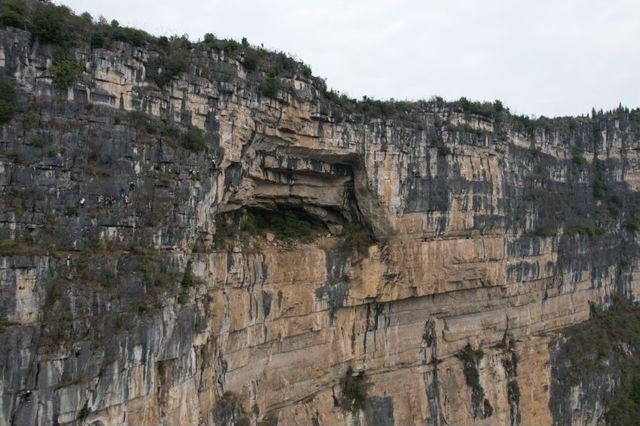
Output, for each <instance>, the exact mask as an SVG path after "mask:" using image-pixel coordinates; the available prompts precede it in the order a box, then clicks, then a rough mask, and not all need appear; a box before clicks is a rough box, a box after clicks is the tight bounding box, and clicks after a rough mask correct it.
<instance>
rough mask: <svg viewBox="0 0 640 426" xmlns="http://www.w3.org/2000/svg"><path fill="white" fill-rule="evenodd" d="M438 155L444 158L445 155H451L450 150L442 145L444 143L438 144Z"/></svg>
mask: <svg viewBox="0 0 640 426" xmlns="http://www.w3.org/2000/svg"><path fill="white" fill-rule="evenodd" d="M438 155H440V156H442V157H446V156H447V155H451V149H450V148H449V147H448V146H447V145H445V144H444V142H442V143H440V144H438Z"/></svg>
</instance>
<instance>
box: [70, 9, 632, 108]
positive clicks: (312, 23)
mask: <svg viewBox="0 0 640 426" xmlns="http://www.w3.org/2000/svg"><path fill="white" fill-rule="evenodd" d="M58 3H63V4H66V5H68V6H70V7H71V8H73V9H74V10H75V11H77V12H83V11H88V12H89V13H91V14H92V15H93V16H94V17H98V16H100V15H103V16H105V17H106V18H107V19H109V20H111V19H117V20H118V21H119V22H120V23H121V24H123V25H129V26H135V27H138V28H142V29H144V30H146V31H148V32H150V33H153V34H155V35H171V34H189V36H190V38H192V39H194V40H195V39H198V38H201V37H202V35H203V34H205V33H207V32H211V33H214V34H215V35H216V36H218V37H231V38H235V39H238V40H239V39H240V38H242V37H247V38H248V40H249V42H251V43H252V44H256V45H259V44H264V46H265V47H267V48H273V49H277V50H283V51H285V52H288V53H291V54H294V55H296V56H297V57H298V58H300V59H302V60H303V61H304V62H306V63H307V64H309V65H310V66H311V68H312V69H313V72H314V74H316V75H319V76H321V77H324V78H326V79H327V83H328V85H329V87H331V88H334V89H336V90H339V91H342V92H346V93H348V94H349V95H351V96H354V97H358V98H359V97H361V96H362V95H367V96H370V97H376V98H395V99H412V100H413V99H420V98H429V97H431V96H433V95H440V96H443V97H444V98H447V99H457V98H459V97H460V96H466V97H468V98H470V99H474V100H494V99H500V100H502V101H503V102H504V103H505V105H507V106H509V107H510V108H511V109H512V111H515V112H518V113H525V114H534V115H546V116H554V115H569V114H570V115H575V114H582V113H588V112H590V111H591V107H592V106H595V107H596V108H597V109H600V108H603V109H609V108H612V107H615V106H617V105H618V103H619V102H622V103H623V104H625V105H627V106H629V107H637V106H640V1H639V0H606V1H603V0H483V1H480V0H384V1H383V0H348V1H347V0H318V1H311V0H265V1H258V0H180V1H175V0H171V1H170V0H61V1H58Z"/></svg>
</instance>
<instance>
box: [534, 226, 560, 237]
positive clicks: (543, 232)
mask: <svg viewBox="0 0 640 426" xmlns="http://www.w3.org/2000/svg"><path fill="white" fill-rule="evenodd" d="M533 235H535V236H536V237H555V236H556V235H558V231H557V230H556V229H554V228H550V227H539V228H536V230H535V231H533Z"/></svg>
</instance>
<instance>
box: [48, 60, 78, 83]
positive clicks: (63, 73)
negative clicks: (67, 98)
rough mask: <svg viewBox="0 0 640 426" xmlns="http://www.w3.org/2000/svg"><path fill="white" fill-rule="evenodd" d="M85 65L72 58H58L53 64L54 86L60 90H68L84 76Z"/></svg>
mask: <svg viewBox="0 0 640 426" xmlns="http://www.w3.org/2000/svg"><path fill="white" fill-rule="evenodd" d="M83 71H84V66H83V65H82V64H81V63H79V62H76V61H74V60H71V59H56V60H54V61H53V65H51V78H52V80H53V86H54V87H55V88H56V89H58V90H67V89H68V88H69V87H71V86H73V84H74V83H75V82H76V81H78V80H79V79H80V77H82V72H83Z"/></svg>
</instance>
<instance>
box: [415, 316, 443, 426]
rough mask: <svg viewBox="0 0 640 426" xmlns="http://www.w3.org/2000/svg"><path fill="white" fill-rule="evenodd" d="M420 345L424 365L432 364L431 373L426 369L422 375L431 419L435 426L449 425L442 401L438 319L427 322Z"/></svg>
mask: <svg viewBox="0 0 640 426" xmlns="http://www.w3.org/2000/svg"><path fill="white" fill-rule="evenodd" d="M420 347H421V349H420V352H421V360H422V365H424V366H427V365H429V364H431V366H432V369H431V374H429V371H427V370H425V372H424V373H423V377H422V381H423V382H424V386H425V389H426V393H427V401H428V402H429V414H430V420H431V422H432V423H433V425H434V426H446V425H449V423H448V422H447V419H446V417H445V415H444V412H443V410H442V406H441V402H440V379H439V377H438V364H439V361H438V335H437V331H436V321H435V320H434V319H429V320H427V322H426V323H425V325H424V333H423V334H422V343H421V345H420Z"/></svg>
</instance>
